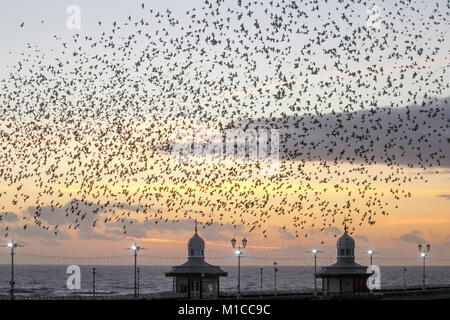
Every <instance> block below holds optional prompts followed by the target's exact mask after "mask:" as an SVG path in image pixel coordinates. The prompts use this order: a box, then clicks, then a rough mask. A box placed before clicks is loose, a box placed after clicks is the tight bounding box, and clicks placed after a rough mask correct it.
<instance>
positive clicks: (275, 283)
mask: <svg viewBox="0 0 450 320" xmlns="http://www.w3.org/2000/svg"><path fill="white" fill-rule="evenodd" d="M277 272H278V268H277V262H276V261H275V262H274V263H273V273H274V289H275V295H277Z"/></svg>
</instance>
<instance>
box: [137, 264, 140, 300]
mask: <svg viewBox="0 0 450 320" xmlns="http://www.w3.org/2000/svg"><path fill="white" fill-rule="evenodd" d="M139 271H140V270H139V268H137V294H138V295H139V294H140V292H139Z"/></svg>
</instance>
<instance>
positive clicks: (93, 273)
mask: <svg viewBox="0 0 450 320" xmlns="http://www.w3.org/2000/svg"><path fill="white" fill-rule="evenodd" d="M92 298H94V299H95V268H92Z"/></svg>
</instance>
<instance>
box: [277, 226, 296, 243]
mask: <svg viewBox="0 0 450 320" xmlns="http://www.w3.org/2000/svg"><path fill="white" fill-rule="evenodd" d="M278 233H279V234H280V236H281V239H284V240H294V239H295V236H294V235H293V234H292V233H291V232H289V231H288V230H286V229H283V228H281V227H279V228H278Z"/></svg>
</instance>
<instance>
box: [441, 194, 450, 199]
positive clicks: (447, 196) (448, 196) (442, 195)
mask: <svg viewBox="0 0 450 320" xmlns="http://www.w3.org/2000/svg"><path fill="white" fill-rule="evenodd" d="M438 197H439V198H444V199H447V200H450V194H440V195H438Z"/></svg>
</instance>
